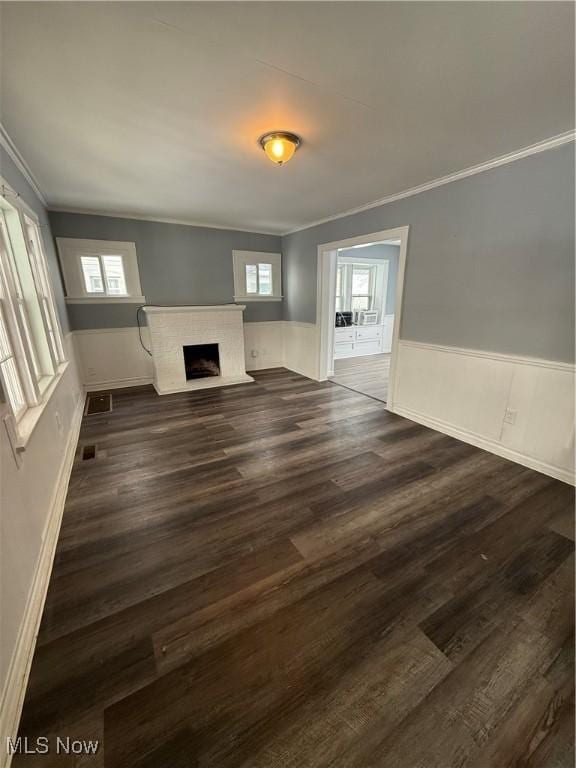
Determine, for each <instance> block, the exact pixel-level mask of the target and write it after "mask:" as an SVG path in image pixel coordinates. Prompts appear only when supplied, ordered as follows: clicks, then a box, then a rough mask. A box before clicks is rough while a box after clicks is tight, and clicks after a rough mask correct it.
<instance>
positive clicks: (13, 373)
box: [0, 357, 26, 417]
mask: <svg viewBox="0 0 576 768" xmlns="http://www.w3.org/2000/svg"><path fill="white" fill-rule="evenodd" d="M0 367H1V368H2V378H3V379H4V383H5V384H6V389H7V392H6V396H7V398H8V400H9V402H10V405H11V406H12V411H13V412H14V416H16V417H18V416H19V414H20V413H22V411H23V410H24V409H25V407H26V401H25V400H24V392H23V391H22V385H21V384H20V377H19V376H18V369H17V368H16V363H15V362H14V358H13V357H10V358H9V359H8V360H6V361H4V362H3V363H1V364H0Z"/></svg>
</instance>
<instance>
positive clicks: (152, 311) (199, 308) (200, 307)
mask: <svg viewBox="0 0 576 768" xmlns="http://www.w3.org/2000/svg"><path fill="white" fill-rule="evenodd" d="M245 309H246V305H245V304H197V305H194V304H182V305H181V306H166V307H163V306H161V305H154V304H149V305H146V306H145V307H144V312H146V314H147V315H162V314H168V313H170V312H237V311H238V310H241V311H242V312H243V311H244V310H245Z"/></svg>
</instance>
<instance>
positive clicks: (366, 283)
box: [351, 264, 376, 312]
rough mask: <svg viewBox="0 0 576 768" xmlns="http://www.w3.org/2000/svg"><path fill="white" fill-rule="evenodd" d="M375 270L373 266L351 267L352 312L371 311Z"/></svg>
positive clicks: (355, 265)
mask: <svg viewBox="0 0 576 768" xmlns="http://www.w3.org/2000/svg"><path fill="white" fill-rule="evenodd" d="M375 273H376V268H375V267H373V266H366V267H364V266H358V265H357V264H353V265H352V303H351V309H352V311H353V312H355V311H357V310H361V309H372V306H373V303H374V282H375V279H374V278H375Z"/></svg>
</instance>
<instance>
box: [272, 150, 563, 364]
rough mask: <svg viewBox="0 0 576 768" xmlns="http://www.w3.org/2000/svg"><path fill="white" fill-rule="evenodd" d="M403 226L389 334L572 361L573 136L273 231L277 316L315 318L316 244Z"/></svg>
mask: <svg viewBox="0 0 576 768" xmlns="http://www.w3.org/2000/svg"><path fill="white" fill-rule="evenodd" d="M404 225H409V226H410V233H409V238H408V253H407V261H406V275H405V283H404V308H403V313H402V314H403V317H402V324H401V328H400V336H401V338H403V339H410V340H415V341H421V342H429V343H436V344H447V345H453V346H458V347H468V348H472V349H481V350H486V351H492V352H502V353H509V354H517V355H525V356H530V357H539V358H545V359H550V360H560V361H569V362H572V361H573V360H574V145H573V144H568V145H564V146H562V147H559V148H557V149H552V150H549V151H547V152H542V153H540V154H538V155H532V156H531V157H527V158H525V159H523V160H518V161H516V162H514V163H510V164H509V165H505V166H501V167H500V168H495V169H493V170H491V171H486V172H484V173H481V174H478V175H477V176H471V177H469V178H467V179H463V180H462V181H458V182H454V183H452V184H447V185H446V186H443V187H438V188H436V189H433V190H430V191H429V192H423V193H421V194H419V195H415V196H413V197H409V198H405V199H404V200H399V201H397V202H395V203H389V204H388V205H383V206H380V207H378V208H372V209H370V210H367V211H362V212H361V213H357V214H354V215H351V216H347V217H344V218H341V219H337V220H335V221H331V222H327V223H325V224H320V225H318V226H315V227H311V228H309V229H306V230H303V231H301V232H296V233H294V234H292V235H287V236H285V237H283V238H282V252H283V261H284V293H285V296H286V299H285V303H284V317H285V319H287V320H299V321H302V322H310V323H313V322H316V266H317V246H318V245H319V244H320V243H328V242H333V241H336V240H340V239H345V238H348V237H353V236H355V235H362V234H367V233H370V232H377V231H379V230H383V229H389V228H392V227H399V226H404Z"/></svg>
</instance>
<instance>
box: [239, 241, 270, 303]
mask: <svg viewBox="0 0 576 768" xmlns="http://www.w3.org/2000/svg"><path fill="white" fill-rule="evenodd" d="M281 259H282V256H281V254H279V253H256V252H253V251H232V263H233V269H234V298H235V299H239V300H241V301H242V300H244V301H246V300H251V301H258V300H259V301H279V300H280V299H281V298H282V264H281Z"/></svg>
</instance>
